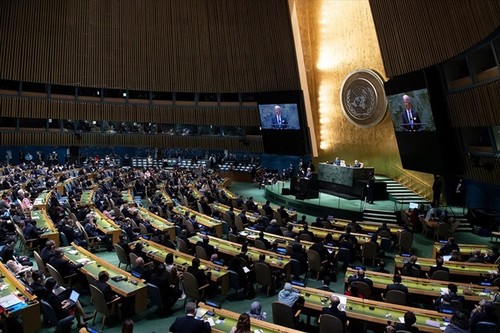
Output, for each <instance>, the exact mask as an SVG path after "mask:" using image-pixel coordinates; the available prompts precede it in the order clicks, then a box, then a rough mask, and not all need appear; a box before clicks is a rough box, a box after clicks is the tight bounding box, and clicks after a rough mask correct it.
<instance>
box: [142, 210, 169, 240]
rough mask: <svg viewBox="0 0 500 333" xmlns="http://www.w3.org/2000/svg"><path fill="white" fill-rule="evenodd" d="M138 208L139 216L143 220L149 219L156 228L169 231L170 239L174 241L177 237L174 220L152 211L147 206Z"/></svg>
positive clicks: (163, 231)
mask: <svg viewBox="0 0 500 333" xmlns="http://www.w3.org/2000/svg"><path fill="white" fill-rule="evenodd" d="M137 210H138V211H139V216H140V217H141V218H142V219H143V220H147V221H149V223H150V224H151V226H152V227H153V228H154V229H156V230H158V231H161V232H162V233H168V235H169V236H170V240H172V241H173V240H174V239H175V225H174V224H173V223H172V222H170V221H167V220H165V219H164V218H162V217H159V216H158V215H156V214H153V213H151V212H150V211H149V210H147V209H146V208H143V207H138V208H137Z"/></svg>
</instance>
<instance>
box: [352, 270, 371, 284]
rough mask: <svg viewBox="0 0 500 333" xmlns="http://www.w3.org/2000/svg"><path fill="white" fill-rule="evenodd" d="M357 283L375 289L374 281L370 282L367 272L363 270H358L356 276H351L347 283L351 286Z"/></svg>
mask: <svg viewBox="0 0 500 333" xmlns="http://www.w3.org/2000/svg"><path fill="white" fill-rule="evenodd" d="M356 281H359V282H364V283H366V284H367V285H368V286H369V287H370V288H372V287H373V281H372V280H370V279H369V278H367V277H366V276H365V271H364V270H362V269H358V272H357V273H356V275H352V276H350V277H349V278H348V279H347V282H349V284H352V283H353V282H356Z"/></svg>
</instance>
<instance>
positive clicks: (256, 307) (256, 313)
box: [247, 301, 267, 321]
mask: <svg viewBox="0 0 500 333" xmlns="http://www.w3.org/2000/svg"><path fill="white" fill-rule="evenodd" d="M247 313H248V315H249V316H250V317H251V318H254V319H258V320H264V321H265V320H267V313H265V312H263V311H262V305H260V302H259V301H253V302H252V304H250V310H249V311H247Z"/></svg>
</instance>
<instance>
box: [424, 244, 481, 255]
mask: <svg viewBox="0 0 500 333" xmlns="http://www.w3.org/2000/svg"><path fill="white" fill-rule="evenodd" d="M444 245H445V243H440V242H435V243H434V246H433V248H432V257H433V258H436V257H437V256H438V254H439V251H440V250H441V248H442V247H443V246H444ZM457 245H458V247H459V248H460V256H461V257H462V259H464V258H468V257H470V256H471V253H472V252H474V251H475V250H480V251H481V253H482V254H486V253H488V250H489V249H490V247H489V245H477V244H457Z"/></svg>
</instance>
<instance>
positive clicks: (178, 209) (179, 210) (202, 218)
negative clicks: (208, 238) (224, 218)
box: [174, 206, 222, 237]
mask: <svg viewBox="0 0 500 333" xmlns="http://www.w3.org/2000/svg"><path fill="white" fill-rule="evenodd" d="M186 212H188V213H189V215H195V216H196V222H198V224H201V225H203V226H205V227H207V228H209V229H213V230H214V232H215V234H216V235H217V237H222V222H221V221H218V220H216V219H214V218H213V217H210V216H206V215H205V214H203V213H200V212H197V211H195V210H192V209H191V208H187V207H185V206H175V207H174V213H176V214H179V215H182V216H184V215H185V214H186Z"/></svg>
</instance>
